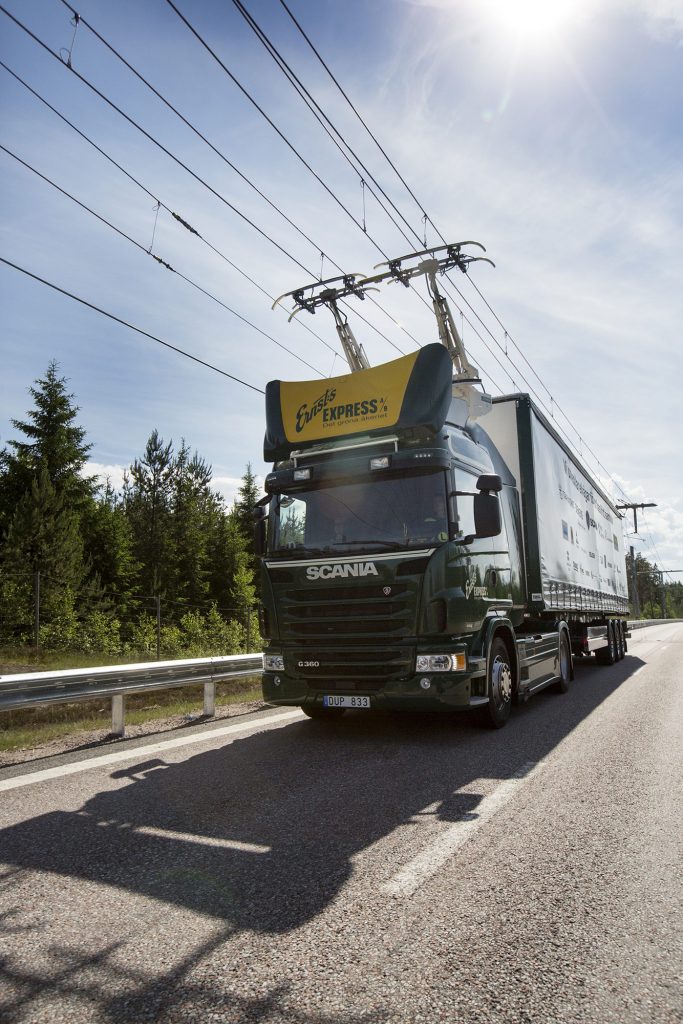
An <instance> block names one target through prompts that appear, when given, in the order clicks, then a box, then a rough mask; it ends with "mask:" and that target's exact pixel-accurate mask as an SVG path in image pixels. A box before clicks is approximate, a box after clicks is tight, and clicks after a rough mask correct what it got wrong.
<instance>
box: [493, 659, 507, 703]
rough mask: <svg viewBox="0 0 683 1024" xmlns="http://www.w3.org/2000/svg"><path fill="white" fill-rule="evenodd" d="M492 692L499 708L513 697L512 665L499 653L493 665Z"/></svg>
mask: <svg viewBox="0 0 683 1024" xmlns="http://www.w3.org/2000/svg"><path fill="white" fill-rule="evenodd" d="M491 694H492V697H493V702H494V704H495V705H496V707H497V708H502V707H505V705H506V704H507V703H509V701H510V700H511V699H512V673H511V672H510V666H509V665H508V664H507V662H506V661H504V660H503V659H502V658H501V656H500V655H499V654H497V655H496V657H495V658H494V660H493V665H492V667H491Z"/></svg>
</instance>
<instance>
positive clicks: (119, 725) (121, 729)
mask: <svg viewBox="0 0 683 1024" xmlns="http://www.w3.org/2000/svg"><path fill="white" fill-rule="evenodd" d="M111 731H112V734H113V735H114V736H123V735H124V733H125V731H126V695H125V693H115V694H114V695H113V696H112V699H111Z"/></svg>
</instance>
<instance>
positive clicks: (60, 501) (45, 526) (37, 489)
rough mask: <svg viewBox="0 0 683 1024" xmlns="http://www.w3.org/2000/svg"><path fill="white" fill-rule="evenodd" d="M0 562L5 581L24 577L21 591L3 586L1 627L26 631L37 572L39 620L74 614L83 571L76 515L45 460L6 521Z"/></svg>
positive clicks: (30, 614)
mask: <svg viewBox="0 0 683 1024" xmlns="http://www.w3.org/2000/svg"><path fill="white" fill-rule="evenodd" d="M1 567H2V575H3V578H4V580H6V581H7V582H10V581H12V580H14V581H19V580H21V581H22V586H21V588H20V590H17V589H16V587H14V588H12V587H10V588H8V587H7V586H5V587H3V592H2V598H4V600H2V607H0V614H1V616H2V619H3V623H4V626H5V630H6V629H7V627H8V626H14V627H19V626H24V627H26V628H25V631H24V632H25V633H29V634H30V624H31V622H32V621H33V614H34V597H33V595H34V592H33V581H34V580H36V579H37V577H38V574H40V616H41V619H42V620H44V621H46V622H49V621H52V620H55V619H59V618H65V617H71V616H73V614H74V607H75V599H76V596H77V595H78V594H79V592H80V591H81V589H82V587H83V583H84V581H85V578H86V575H87V566H86V564H85V560H84V556H83V541H82V538H81V534H80V522H79V516H78V513H77V512H76V511H75V510H74V509H73V508H71V507H69V506H68V505H67V504H66V499H65V497H64V496H63V495H60V494H59V493H58V492H57V489H56V488H55V487H54V485H53V484H52V481H51V480H50V477H49V473H48V470H47V466H45V465H42V466H41V467H40V469H39V471H38V473H37V475H36V476H35V477H34V479H33V483H32V485H31V489H30V490H29V491H27V492H26V493H25V494H24V495H23V497H22V498H21V500H20V501H19V503H18V505H17V507H16V509H15V511H14V515H13V516H12V518H11V520H10V522H9V525H8V528H7V532H6V539H5V543H4V545H3V549H2V558H1Z"/></svg>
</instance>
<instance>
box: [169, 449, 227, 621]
mask: <svg viewBox="0 0 683 1024" xmlns="http://www.w3.org/2000/svg"><path fill="white" fill-rule="evenodd" d="M211 476H212V471H211V467H210V466H209V465H208V464H207V463H206V462H205V461H204V459H202V458H201V457H200V456H199V455H198V454H197V452H194V454H193V455H191V454H190V449H189V447H188V446H187V444H186V443H185V441H184V440H183V441H182V442H181V446H180V449H179V451H178V454H177V455H176V457H175V459H174V460H173V473H172V498H171V510H172V518H171V533H172V539H173V554H174V558H173V570H172V590H173V594H174V601H176V602H178V608H177V610H176V613H175V617H176V618H178V617H179V615H180V613H181V609H180V604H181V603H182V604H184V605H186V606H187V607H190V608H197V607H202V606H206V603H207V599H208V595H209V580H208V576H209V571H210V566H209V555H208V543H209V532H210V527H211V522H212V516H213V511H214V503H215V501H216V498H215V496H214V495H213V494H212V492H211V489H210V483H211Z"/></svg>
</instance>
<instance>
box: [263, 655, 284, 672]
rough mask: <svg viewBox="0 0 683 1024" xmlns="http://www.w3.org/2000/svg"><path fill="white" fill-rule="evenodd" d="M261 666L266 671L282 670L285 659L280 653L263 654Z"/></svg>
mask: <svg viewBox="0 0 683 1024" xmlns="http://www.w3.org/2000/svg"><path fill="white" fill-rule="evenodd" d="M263 667H264V669H265V670H266V672H284V670H285V659H284V658H283V657H282V655H281V654H265V655H264V656H263Z"/></svg>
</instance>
